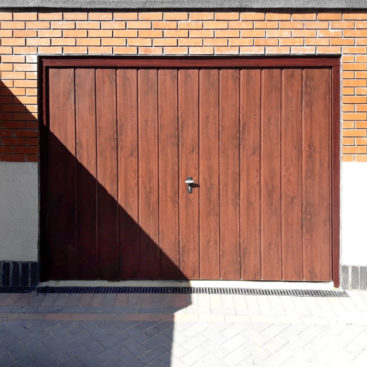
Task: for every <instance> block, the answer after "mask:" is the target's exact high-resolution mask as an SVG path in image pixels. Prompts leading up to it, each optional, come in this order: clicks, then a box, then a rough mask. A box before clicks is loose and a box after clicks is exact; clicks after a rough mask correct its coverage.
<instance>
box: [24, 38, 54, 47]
mask: <svg viewBox="0 0 367 367" xmlns="http://www.w3.org/2000/svg"><path fill="white" fill-rule="evenodd" d="M50 45H51V40H50V38H27V46H50Z"/></svg>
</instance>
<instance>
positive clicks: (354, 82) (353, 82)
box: [343, 56, 367, 87]
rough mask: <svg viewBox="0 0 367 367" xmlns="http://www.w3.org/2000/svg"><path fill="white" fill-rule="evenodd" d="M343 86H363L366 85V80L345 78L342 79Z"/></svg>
mask: <svg viewBox="0 0 367 367" xmlns="http://www.w3.org/2000/svg"><path fill="white" fill-rule="evenodd" d="M365 57H367V56H365ZM343 86H345V87H365V86H367V81H366V80H363V79H352V80H349V79H347V80H343Z"/></svg>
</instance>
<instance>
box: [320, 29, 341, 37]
mask: <svg viewBox="0 0 367 367" xmlns="http://www.w3.org/2000/svg"><path fill="white" fill-rule="evenodd" d="M318 35H319V37H342V32H341V31H329V30H325V29H320V30H319V31H318Z"/></svg>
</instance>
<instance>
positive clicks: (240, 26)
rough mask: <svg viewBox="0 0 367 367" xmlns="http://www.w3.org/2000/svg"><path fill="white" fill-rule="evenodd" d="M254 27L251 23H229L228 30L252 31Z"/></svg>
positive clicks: (242, 21)
mask: <svg viewBox="0 0 367 367" xmlns="http://www.w3.org/2000/svg"><path fill="white" fill-rule="evenodd" d="M253 27H254V22H251V21H244V20H241V21H238V22H237V21H236V22H229V23H228V28H229V29H252V28H253Z"/></svg>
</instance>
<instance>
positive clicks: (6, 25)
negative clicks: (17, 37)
mask: <svg viewBox="0 0 367 367" xmlns="http://www.w3.org/2000/svg"><path fill="white" fill-rule="evenodd" d="M1 29H25V22H1Z"/></svg>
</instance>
